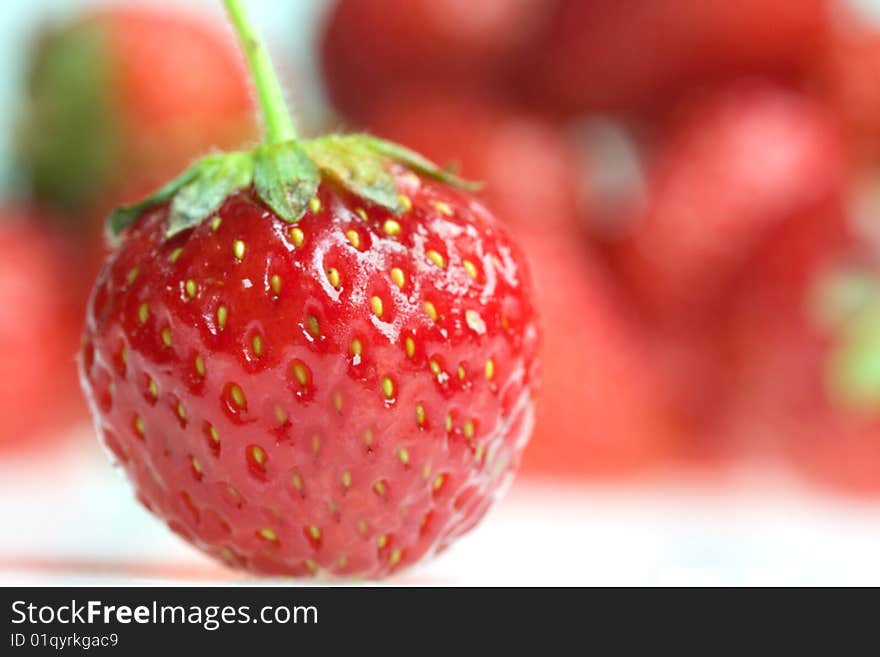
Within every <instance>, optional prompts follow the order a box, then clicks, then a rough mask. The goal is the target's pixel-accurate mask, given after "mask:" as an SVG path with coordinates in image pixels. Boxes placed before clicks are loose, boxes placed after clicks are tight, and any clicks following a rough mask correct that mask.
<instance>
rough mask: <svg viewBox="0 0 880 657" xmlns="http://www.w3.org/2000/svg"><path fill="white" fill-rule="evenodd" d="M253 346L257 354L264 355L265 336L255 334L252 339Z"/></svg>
mask: <svg viewBox="0 0 880 657" xmlns="http://www.w3.org/2000/svg"><path fill="white" fill-rule="evenodd" d="M251 348H252V350H253V352H254V355H255V356H262V355H263V338H262V337H260V335H255V336H254V337H253V339H252V340H251Z"/></svg>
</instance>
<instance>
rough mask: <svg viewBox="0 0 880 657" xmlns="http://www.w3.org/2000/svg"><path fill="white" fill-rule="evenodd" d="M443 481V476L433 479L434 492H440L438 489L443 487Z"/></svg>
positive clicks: (444, 479) (444, 478)
mask: <svg viewBox="0 0 880 657" xmlns="http://www.w3.org/2000/svg"><path fill="white" fill-rule="evenodd" d="M444 481H446V477H445V476H444V475H437V476H436V477H435V478H434V483H433V488H434V490H440V487H441V486H443V482H444Z"/></svg>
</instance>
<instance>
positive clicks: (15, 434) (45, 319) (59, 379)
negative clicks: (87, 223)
mask: <svg viewBox="0 0 880 657" xmlns="http://www.w3.org/2000/svg"><path fill="white" fill-rule="evenodd" d="M42 221H43V219H42V218H41V217H38V216H37V214H36V213H35V212H34V211H32V210H29V209H26V208H13V207H6V208H3V209H2V210H0V246H2V249H3V257H2V258H0V354H2V355H3V377H2V379H0V447H2V448H21V447H24V446H27V445H28V443H29V442H30V439H31V438H35V437H38V436H39V437H40V438H41V439H42V436H46V437H49V435H50V434H53V433H54V434H56V435H60V434H61V433H62V432H63V427H64V425H66V424H67V423H68V422H71V421H73V420H74V419H75V418H76V415H77V411H80V412H81V411H82V401H81V399H80V398H79V397H78V396H77V394H76V367H75V364H74V354H75V352H76V347H77V344H78V333H79V330H78V329H79V318H78V317H76V316H75V315H74V314H73V312H72V311H71V307H70V304H69V302H68V299H67V298H66V296H67V295H68V294H70V293H71V292H72V289H71V288H70V287H65V286H61V285H60V281H62V280H69V275H68V274H67V271H68V270H69V263H68V262H67V260H68V258H67V254H65V252H64V250H63V248H62V246H61V245H60V244H59V243H56V242H55V241H54V240H53V239H52V238H51V237H47V235H46V231H45V229H44V228H41V227H40V226H39V224H40V223H41V222H42ZM65 277H67V279H65Z"/></svg>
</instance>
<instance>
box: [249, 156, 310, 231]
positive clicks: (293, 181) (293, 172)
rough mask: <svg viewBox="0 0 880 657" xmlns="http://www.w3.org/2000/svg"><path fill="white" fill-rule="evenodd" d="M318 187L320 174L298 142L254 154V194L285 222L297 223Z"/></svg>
mask: <svg viewBox="0 0 880 657" xmlns="http://www.w3.org/2000/svg"><path fill="white" fill-rule="evenodd" d="M320 183H321V172H320V171H319V170H318V167H317V166H316V165H315V163H314V162H312V160H310V159H309V156H308V155H307V154H306V152H305V151H304V150H303V149H302V147H301V146H300V145H299V144H298V143H297V142H294V141H291V142H285V143H282V144H264V145H262V146H259V147H258V148H257V149H256V150H255V151H254V186H255V187H256V189H257V194H258V195H259V197H260V198H261V199H262V200H263V202H265V203H266V205H268V206H269V207H270V208H272V210H273V211H274V212H275V214H277V215H278V216H279V217H281V218H282V219H284V221H287V222H290V223H293V222H296V221H299V219H300V218H301V217H302V215H303V213H304V212H305V210H306V207H307V206H308V203H309V201H310V200H311V199H312V198H313V197H314V196H315V193H316V192H317V191H318V185H320Z"/></svg>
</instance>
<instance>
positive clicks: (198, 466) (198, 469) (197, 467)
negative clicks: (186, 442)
mask: <svg viewBox="0 0 880 657" xmlns="http://www.w3.org/2000/svg"><path fill="white" fill-rule="evenodd" d="M190 461H191V463H192V469H193V470H195V471H196V472H198V473H199V474H202V464H201V463H199V460H198V459H197V458H196V457H195V456H193V457H192V459H190Z"/></svg>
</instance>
